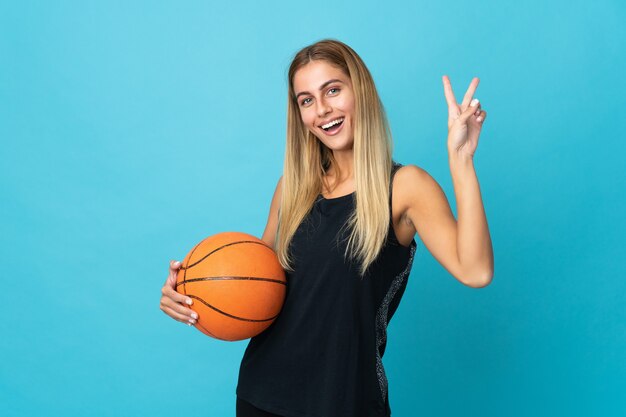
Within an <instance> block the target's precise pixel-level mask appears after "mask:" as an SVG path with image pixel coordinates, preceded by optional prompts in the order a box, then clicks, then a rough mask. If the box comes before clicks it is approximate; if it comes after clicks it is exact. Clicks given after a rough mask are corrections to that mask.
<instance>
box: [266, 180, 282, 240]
mask: <svg viewBox="0 0 626 417" xmlns="http://www.w3.org/2000/svg"><path fill="white" fill-rule="evenodd" d="M282 180H283V177H282V176H281V177H280V178H279V179H278V184H276V190H275V191H274V196H273V197H272V203H271V205H270V213H269V216H268V217H267V224H266V225H265V231H264V232H263V237H261V240H262V241H263V242H265V243H267V244H268V245H269V246H271V247H272V248H273V247H274V243H275V240H276V230H277V228H278V209H279V208H280V197H281V192H282Z"/></svg>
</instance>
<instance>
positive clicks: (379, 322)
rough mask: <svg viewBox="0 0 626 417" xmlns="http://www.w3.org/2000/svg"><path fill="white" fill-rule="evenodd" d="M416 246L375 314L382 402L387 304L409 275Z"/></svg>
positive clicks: (412, 247) (385, 391)
mask: <svg viewBox="0 0 626 417" xmlns="http://www.w3.org/2000/svg"><path fill="white" fill-rule="evenodd" d="M416 247H417V245H411V252H410V254H409V261H408V262H407V265H406V268H404V271H402V272H400V273H399V274H398V275H397V276H396V277H395V278H394V279H393V281H392V282H391V285H390V286H389V290H388V291H387V294H386V295H385V298H383V302H382V303H381V305H380V307H379V308H378V312H377V313H376V374H377V375H378V385H380V392H381V394H382V397H383V402H384V401H385V398H386V397H387V376H386V375H385V368H384V367H383V360H382V358H381V356H380V347H381V346H382V345H383V343H385V342H386V341H387V324H388V322H387V313H388V311H389V304H390V303H391V300H393V297H394V296H395V295H396V293H397V292H398V289H400V287H401V286H402V283H403V282H404V280H405V279H406V277H407V276H408V275H409V272H410V271H411V265H412V264H413V257H414V256H415V249H416Z"/></svg>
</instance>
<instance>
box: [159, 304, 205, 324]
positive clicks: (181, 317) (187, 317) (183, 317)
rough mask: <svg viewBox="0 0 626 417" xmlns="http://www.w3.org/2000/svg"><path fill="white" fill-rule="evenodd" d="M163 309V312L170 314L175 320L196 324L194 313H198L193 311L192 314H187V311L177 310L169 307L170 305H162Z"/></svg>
mask: <svg viewBox="0 0 626 417" xmlns="http://www.w3.org/2000/svg"><path fill="white" fill-rule="evenodd" d="M181 307H182V306H181ZM183 308H184V307H183ZM161 310H163V312H164V313H165V314H167V315H168V316H170V317H171V318H173V319H174V320H177V321H180V322H181V323H185V324H189V325H192V324H196V319H194V318H193V315H192V314H196V313H193V312H192V313H190V314H185V313H181V312H179V311H176V310H174V309H173V308H171V307H168V306H162V307H161ZM187 310H189V309H187ZM189 311H191V310H189ZM196 317H197V314H196Z"/></svg>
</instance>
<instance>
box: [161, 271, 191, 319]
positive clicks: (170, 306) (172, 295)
mask: <svg viewBox="0 0 626 417" xmlns="http://www.w3.org/2000/svg"><path fill="white" fill-rule="evenodd" d="M180 265H181V263H180V262H178V261H170V274H169V275H168V276H167V280H166V281H165V285H163V288H161V294H163V295H162V296H161V310H162V311H163V312H164V313H165V314H167V315H168V316H170V317H171V318H173V319H174V320H178V321H180V322H181V323H185V324H188V325H189V326H191V325H193V324H196V320H197V319H198V314H196V312H195V311H193V310H192V309H190V308H189V307H186V306H188V305H189V306H190V305H192V304H193V300H192V299H191V298H189V297H187V296H185V295H183V294H181V293H179V292H177V291H176V274H177V273H178V269H180Z"/></svg>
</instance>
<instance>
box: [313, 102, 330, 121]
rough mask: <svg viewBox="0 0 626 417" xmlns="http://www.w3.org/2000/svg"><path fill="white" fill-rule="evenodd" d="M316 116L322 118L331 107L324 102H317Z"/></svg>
mask: <svg viewBox="0 0 626 417" xmlns="http://www.w3.org/2000/svg"><path fill="white" fill-rule="evenodd" d="M316 110H317V115H318V116H319V117H323V116H325V115H326V114H328V113H330V112H331V111H332V109H331V107H330V106H329V105H328V103H326V101H325V100H317V109H316Z"/></svg>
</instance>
